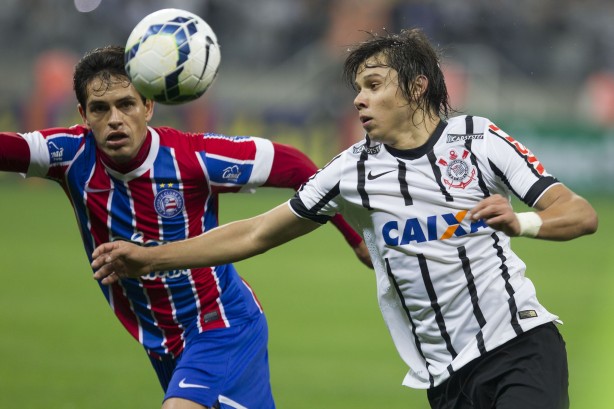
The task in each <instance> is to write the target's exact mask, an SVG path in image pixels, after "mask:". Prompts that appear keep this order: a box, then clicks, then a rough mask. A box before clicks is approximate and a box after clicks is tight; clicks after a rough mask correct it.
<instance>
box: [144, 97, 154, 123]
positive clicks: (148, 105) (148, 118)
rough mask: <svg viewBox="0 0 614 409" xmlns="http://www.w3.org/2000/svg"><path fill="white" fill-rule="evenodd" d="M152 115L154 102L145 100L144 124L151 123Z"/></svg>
mask: <svg viewBox="0 0 614 409" xmlns="http://www.w3.org/2000/svg"><path fill="white" fill-rule="evenodd" d="M153 113H154V102H153V100H152V99H146V100H145V122H149V121H151V118H152V117H153Z"/></svg>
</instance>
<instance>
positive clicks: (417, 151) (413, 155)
mask: <svg viewBox="0 0 614 409" xmlns="http://www.w3.org/2000/svg"><path fill="white" fill-rule="evenodd" d="M446 126H448V123H447V122H446V121H444V120H443V119H442V120H441V121H439V124H437V128H435V130H434V131H433V133H432V134H431V136H430V137H429V139H428V140H427V141H426V143H425V144H424V145H422V146H418V147H417V148H413V149H395V148H393V147H391V146H388V145H386V144H384V147H385V148H386V150H387V151H388V153H390V154H391V155H392V156H395V157H397V158H401V159H418V158H420V157H422V156H424V155H426V154H427V152H429V151H430V150H431V149H433V146H435V144H436V143H437V141H438V140H439V138H440V137H441V135H442V134H443V130H444V129H445V128H446Z"/></svg>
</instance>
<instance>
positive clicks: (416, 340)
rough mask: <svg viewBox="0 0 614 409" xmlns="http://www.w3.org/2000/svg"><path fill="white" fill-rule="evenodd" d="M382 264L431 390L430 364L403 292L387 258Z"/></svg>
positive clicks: (432, 379) (433, 381) (432, 381)
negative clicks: (400, 306) (394, 292)
mask: <svg viewBox="0 0 614 409" xmlns="http://www.w3.org/2000/svg"><path fill="white" fill-rule="evenodd" d="M384 263H385V265H386V272H387V274H388V278H390V281H391V282H392V284H393V285H394V289H395V291H396V293H397V295H398V296H399V301H400V302H401V305H402V306H403V311H405V315H406V316H407V320H408V321H409V323H410V325H411V332H412V334H413V335H414V344H415V345H416V349H417V350H418V353H419V354H420V356H421V357H422V360H423V361H424V364H425V365H426V369H427V372H428V374H429V384H430V387H431V388H432V387H433V386H434V383H435V379H434V378H433V375H431V373H430V371H428V367H429V366H430V364H429V362H428V361H427V360H426V358H425V356H424V353H423V352H422V345H421V342H420V339H419V338H418V335H417V334H416V324H414V320H413V319H412V318H411V314H410V312H409V308H407V303H406V302H405V297H404V296H403V292H402V291H401V288H400V287H399V283H398V282H397V278H396V277H395V275H394V274H393V272H392V268H390V262H389V261H388V258H384Z"/></svg>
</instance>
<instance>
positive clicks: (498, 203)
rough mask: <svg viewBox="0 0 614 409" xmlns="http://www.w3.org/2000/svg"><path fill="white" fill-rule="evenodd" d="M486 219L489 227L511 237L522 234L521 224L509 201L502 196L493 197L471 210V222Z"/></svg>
mask: <svg viewBox="0 0 614 409" xmlns="http://www.w3.org/2000/svg"><path fill="white" fill-rule="evenodd" d="M479 219H484V221H485V222H486V224H487V225H489V226H490V227H492V228H493V229H495V230H499V231H502V232H503V233H505V234H507V235H508V236H510V237H516V236H518V235H519V234H520V223H518V218H517V217H516V213H514V209H513V208H512V205H511V204H510V202H509V200H508V199H506V198H505V197H503V196H501V195H498V194H497V195H492V196H490V197H487V198H486V199H484V200H482V201H480V202H479V203H478V204H477V205H476V206H475V207H474V208H473V209H471V220H473V221H477V220H479Z"/></svg>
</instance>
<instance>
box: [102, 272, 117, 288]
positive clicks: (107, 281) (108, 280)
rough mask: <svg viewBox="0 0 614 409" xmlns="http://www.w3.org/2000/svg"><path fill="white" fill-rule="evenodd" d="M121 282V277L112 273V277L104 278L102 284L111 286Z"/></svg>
mask: <svg viewBox="0 0 614 409" xmlns="http://www.w3.org/2000/svg"><path fill="white" fill-rule="evenodd" d="M118 281H119V276H118V275H117V274H115V273H111V274H110V275H108V276H106V277H105V278H103V279H102V280H101V281H100V282H101V283H102V284H104V285H111V284H113V283H116V282H118Z"/></svg>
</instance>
